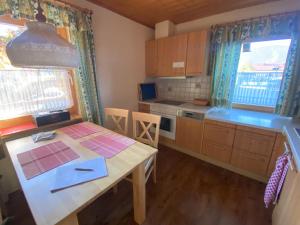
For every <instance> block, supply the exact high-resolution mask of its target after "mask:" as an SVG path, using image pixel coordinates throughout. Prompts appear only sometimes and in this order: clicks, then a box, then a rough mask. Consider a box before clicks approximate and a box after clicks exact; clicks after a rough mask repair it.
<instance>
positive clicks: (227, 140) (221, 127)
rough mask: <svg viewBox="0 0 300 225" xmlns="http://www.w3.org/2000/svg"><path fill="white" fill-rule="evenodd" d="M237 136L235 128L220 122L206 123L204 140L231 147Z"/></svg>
mask: <svg viewBox="0 0 300 225" xmlns="http://www.w3.org/2000/svg"><path fill="white" fill-rule="evenodd" d="M234 135H235V126H234V125H233V124H229V123H223V122H218V121H211V120H205V121H204V136H203V137H204V139H206V140H209V141H212V142H214V143H217V144H220V145H226V146H228V147H231V146H232V144H233V140H234Z"/></svg>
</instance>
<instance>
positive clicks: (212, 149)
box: [202, 139, 232, 163]
mask: <svg viewBox="0 0 300 225" xmlns="http://www.w3.org/2000/svg"><path fill="white" fill-rule="evenodd" d="M202 148H203V149H202V153H203V154H204V155H206V156H208V157H210V158H212V159H216V160H218V161H221V162H225V163H229V162H230V157H231V153H232V148H231V147H227V146H226V145H220V144H217V143H215V142H212V141H209V140H207V139H203V147H202Z"/></svg>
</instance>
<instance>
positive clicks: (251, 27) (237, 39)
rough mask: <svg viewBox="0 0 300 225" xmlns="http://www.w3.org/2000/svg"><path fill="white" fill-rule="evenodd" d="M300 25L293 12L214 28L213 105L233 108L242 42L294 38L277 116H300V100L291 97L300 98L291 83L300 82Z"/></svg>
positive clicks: (212, 37) (212, 45) (211, 57)
mask: <svg viewBox="0 0 300 225" xmlns="http://www.w3.org/2000/svg"><path fill="white" fill-rule="evenodd" d="M298 21H299V12H293V13H286V14H280V15H273V16H266V17H259V18H254V19H250V20H244V21H239V22H236V23H229V24H224V25H217V26H215V27H213V28H212V35H211V46H210V48H211V51H210V53H211V54H210V63H209V74H210V75H212V76H213V82H212V92H211V101H212V103H213V105H216V106H226V107H231V103H232V94H233V92H234V87H235V78H236V72H237V68H238V63H239V55H240V52H239V50H240V45H241V44H242V43H243V42H249V41H259V40H273V39H283V38H292V44H291V47H290V51H289V56H288V61H287V65H286V70H285V73H284V80H283V82H282V88H281V92H280V96H279V99H278V104H277V109H276V112H278V113H281V114H283V115H295V113H297V111H298V114H299V104H300V103H299V100H298V103H296V102H297V98H296V97H292V96H297V93H298V92H299V90H298V89H297V88H296V87H295V85H296V84H295V83H293V82H292V81H296V80H299V78H298V77H299V71H298V73H297V72H296V71H297V65H296V63H294V62H296V61H297V60H296V56H297V54H296V52H298V54H299V46H298V45H299V34H298V33H299V32H298V31H297V30H299V22H298ZM297 37H298V38H297ZM296 46H298V47H296ZM238 49H239V50H238ZM297 49H298V50H297ZM291 84H294V85H291ZM297 90H298V92H297ZM298 95H299V94H298ZM295 98H296V99H295ZM292 102H293V103H292ZM291 105H293V107H291ZM295 105H296V106H295ZM297 105H298V106H297ZM291 110H293V112H292V111H291Z"/></svg>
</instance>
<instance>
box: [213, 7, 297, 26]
mask: <svg viewBox="0 0 300 225" xmlns="http://www.w3.org/2000/svg"><path fill="white" fill-rule="evenodd" d="M297 13H299V15H300V10H295V11H290V12H282V13H275V14H269V15H264V16H257V17H250V18H247V19H241V20H237V21H232V22H228V23H220V24H215V25H212V26H211V28H213V27H215V26H224V25H231V24H236V23H243V22H248V21H251V20H259V19H262V18H265V17H269V16H272V17H273V16H283V15H290V14H291V15H292V14H297Z"/></svg>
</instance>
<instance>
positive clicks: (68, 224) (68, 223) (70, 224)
mask: <svg viewBox="0 0 300 225" xmlns="http://www.w3.org/2000/svg"><path fill="white" fill-rule="evenodd" d="M57 225H79V223H78V219H77V214H76V213H72V214H71V215H69V216H68V217H66V218H65V219H63V220H62V221H60V222H59V223H58V224H57Z"/></svg>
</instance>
